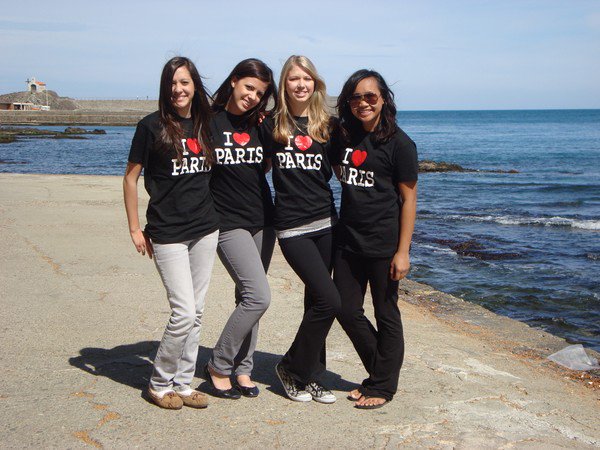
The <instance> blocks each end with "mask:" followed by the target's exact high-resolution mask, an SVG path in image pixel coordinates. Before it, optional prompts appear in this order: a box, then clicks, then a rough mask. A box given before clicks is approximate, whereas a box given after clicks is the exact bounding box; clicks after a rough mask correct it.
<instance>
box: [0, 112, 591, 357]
mask: <svg viewBox="0 0 600 450" xmlns="http://www.w3.org/2000/svg"><path fill="white" fill-rule="evenodd" d="M398 123H399V125H400V126H401V127H402V129H404V131H406V132H407V133H408V135H409V136H411V137H412V138H413V140H414V141H415V142H416V143H417V147H418V151H419V158H420V159H430V160H434V161H447V162H452V163H457V164H460V165H461V166H463V167H465V168H470V169H475V170H477V172H450V173H423V174H421V175H420V178H419V186H418V189H419V206H418V218H417V226H416V230H415V236H414V244H413V249H412V264H413V267H412V270H411V274H410V277H411V278H412V279H414V280H416V281H421V282H424V283H427V284H429V285H431V286H433V287H435V288H436V289H439V290H442V291H444V292H448V293H450V294H453V295H456V296H458V297H461V298H464V299H465V300H468V301H472V302H474V303H478V304H481V305H483V306H485V307H486V308H488V309H490V310H492V311H495V312H498V313H500V314H504V315H507V316H509V317H512V318H515V319H517V320H521V321H523V322H526V323H528V324H529V325H531V326H533V327H537V328H541V329H544V330H547V331H549V332H551V333H553V334H556V335H559V336H563V337H565V338H567V340H569V341H570V342H574V343H583V344H584V345H586V346H587V347H590V348H594V349H595V350H598V351H600V110H545V111H533V110H531V111H423V112H399V113H398ZM40 128H47V129H52V130H62V129H64V127H40ZM91 128H94V127H91ZM104 129H105V130H106V131H107V134H106V135H91V136H89V137H88V139H86V140H55V139H43V140H39V139H29V140H23V141H19V142H16V143H12V144H0V172H20V173H55V174H63V173H77V174H94V175H122V174H123V172H124V168H125V161H126V158H127V154H128V150H129V144H130V141H131V138H132V136H133V132H134V128H133V127H105V128H104ZM497 170H504V171H509V170H516V171H518V173H497V172H492V171H497ZM332 186H333V189H334V193H335V195H336V197H337V198H338V199H339V185H338V184H337V182H333V183H332ZM140 187H141V186H140Z"/></svg>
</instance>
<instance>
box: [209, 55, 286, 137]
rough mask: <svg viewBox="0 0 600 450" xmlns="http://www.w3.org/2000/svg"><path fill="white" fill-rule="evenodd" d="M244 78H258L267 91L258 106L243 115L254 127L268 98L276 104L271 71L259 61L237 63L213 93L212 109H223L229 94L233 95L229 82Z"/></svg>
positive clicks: (250, 59) (247, 60)
mask: <svg viewBox="0 0 600 450" xmlns="http://www.w3.org/2000/svg"><path fill="white" fill-rule="evenodd" d="M246 77H249V78H258V79H259V80H260V81H262V82H264V83H267V89H266V90H265V93H264V95H263V96H262V98H261V99H260V101H259V102H258V104H257V105H256V106H255V107H254V108H252V109H251V110H249V111H247V112H246V113H245V114H244V116H246V119H247V123H248V125H249V126H254V125H256V124H257V123H258V118H259V116H260V114H261V113H263V112H264V111H265V110H266V109H267V103H268V102H269V98H270V97H273V100H274V102H275V104H277V98H276V96H275V91H276V87H275V80H274V79H273V71H272V70H271V69H269V66H267V65H266V64H265V63H264V62H262V61H261V60H260V59H256V58H248V59H244V60H243V61H240V62H239V63H237V65H236V66H235V67H234V68H233V70H232V71H231V73H230V74H229V75H228V76H227V78H226V79H225V81H223V83H222V84H221V86H219V89H217V92H215V95H214V101H213V104H212V107H213V109H214V110H215V111H220V110H223V109H225V106H227V102H228V101H229V97H231V94H232V93H233V87H232V86H231V82H232V81H233V80H234V79H236V80H239V79H242V78H246Z"/></svg>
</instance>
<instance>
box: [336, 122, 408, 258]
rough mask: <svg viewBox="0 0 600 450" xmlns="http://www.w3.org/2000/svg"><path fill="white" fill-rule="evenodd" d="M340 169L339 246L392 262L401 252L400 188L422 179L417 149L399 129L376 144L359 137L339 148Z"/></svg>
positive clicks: (368, 139)
mask: <svg viewBox="0 0 600 450" xmlns="http://www.w3.org/2000/svg"><path fill="white" fill-rule="evenodd" d="M336 147H337V150H336V156H337V158H338V159H337V160H336V161H335V162H333V163H334V164H336V163H337V164H339V165H340V168H341V172H342V173H341V180H340V182H341V185H342V204H341V209H340V222H339V223H338V227H337V239H338V241H337V242H338V246H339V247H341V248H343V249H345V250H348V251H351V252H353V253H357V254H360V255H363V256H368V257H389V256H392V255H394V253H396V251H397V249H398V232H399V224H398V217H399V211H400V203H401V200H400V199H399V197H398V194H399V191H398V183H400V182H408V181H416V180H417V178H418V170H419V168H418V162H417V148H416V145H415V143H414V142H413V141H412V140H411V139H410V138H409V137H408V136H407V135H406V134H405V133H404V132H403V131H402V130H401V129H398V131H397V132H396V133H395V134H394V135H393V137H392V138H391V140H390V141H389V142H386V143H384V144H377V143H375V142H374V139H373V137H372V135H371V133H366V132H363V133H360V134H359V135H357V136H354V137H353V138H352V139H351V142H350V145H347V146H339V145H336Z"/></svg>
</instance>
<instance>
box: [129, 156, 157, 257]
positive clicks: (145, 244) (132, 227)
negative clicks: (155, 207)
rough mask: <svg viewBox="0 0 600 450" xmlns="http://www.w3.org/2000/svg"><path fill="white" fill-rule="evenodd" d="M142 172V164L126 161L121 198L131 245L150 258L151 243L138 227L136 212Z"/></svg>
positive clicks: (138, 221)
mask: <svg viewBox="0 0 600 450" xmlns="http://www.w3.org/2000/svg"><path fill="white" fill-rule="evenodd" d="M141 173H142V165H141V164H137V163H130V162H128V163H127V168H126V169H125V176H124V177H123V199H124V201H125V211H126V212H127V222H128V224H129V234H130V235H131V240H132V241H133V245H135V248H136V250H137V251H138V253H141V254H142V255H145V254H146V252H147V253H148V257H149V258H152V244H151V243H150V240H149V239H148V238H147V237H146V235H145V234H144V232H143V231H142V229H141V228H140V217H139V214H138V192H137V185H138V180H139V178H140V174H141Z"/></svg>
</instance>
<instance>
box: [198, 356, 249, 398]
mask: <svg viewBox="0 0 600 450" xmlns="http://www.w3.org/2000/svg"><path fill="white" fill-rule="evenodd" d="M204 375H206V381H208V382H209V383H210V385H211V386H212V392H211V393H212V394H213V395H214V396H215V397H220V398H228V399H230V400H237V399H239V398H241V397H242V394H241V392H240V391H238V390H237V389H236V388H235V387H232V388H230V389H219V388H217V387H215V384H214V383H213V380H212V376H211V374H210V370H208V364H207V365H206V366H204ZM257 395H258V394H257Z"/></svg>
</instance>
